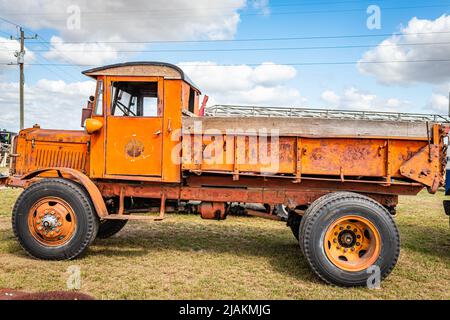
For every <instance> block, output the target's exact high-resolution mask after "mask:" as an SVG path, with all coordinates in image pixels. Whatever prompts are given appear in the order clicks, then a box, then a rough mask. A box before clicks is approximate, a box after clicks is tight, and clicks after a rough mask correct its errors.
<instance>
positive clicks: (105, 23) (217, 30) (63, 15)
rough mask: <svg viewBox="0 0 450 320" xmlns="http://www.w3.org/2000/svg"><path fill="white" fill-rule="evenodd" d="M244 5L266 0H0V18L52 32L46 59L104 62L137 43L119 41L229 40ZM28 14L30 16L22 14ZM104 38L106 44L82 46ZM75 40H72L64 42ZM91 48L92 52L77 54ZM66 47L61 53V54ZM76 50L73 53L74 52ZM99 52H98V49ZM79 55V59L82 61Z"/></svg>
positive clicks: (257, 5)
mask: <svg viewBox="0 0 450 320" xmlns="http://www.w3.org/2000/svg"><path fill="white" fill-rule="evenodd" d="M74 4H75V5H77V6H78V7H79V9H80V13H81V15H80V17H81V19H80V20H79V21H80V24H79V25H80V28H78V29H76V28H75V29H70V28H68V22H69V25H70V22H71V21H74V20H73V17H74V15H73V11H71V12H70V11H69V13H68V9H70V8H71V6H73V5H74ZM247 5H249V6H250V5H252V6H253V8H255V9H257V10H260V11H262V12H264V13H267V12H266V10H267V5H268V3H267V1H266V0H257V1H249V3H248V4H247V1H246V0H214V1H213V0H195V1H185V0H152V1H148V0H134V1H132V4H130V1H127V0H115V1H103V0H90V1H77V2H75V3H74V1H73V0H58V1H56V0H26V1H25V0H24V1H21V4H20V6H17V5H16V4H14V3H12V2H11V1H9V0H0V12H2V16H3V17H6V18H9V19H11V20H13V21H15V22H17V23H19V24H23V25H25V26H28V27H29V28H31V29H33V30H39V29H43V28H49V29H53V30H56V31H57V37H54V38H53V39H52V44H51V51H50V53H48V55H47V57H49V58H55V59H59V60H60V61H66V63H67V60H68V59H69V60H74V61H75V62H79V61H83V63H92V64H105V63H107V62H111V61H114V60H116V59H117V52H116V51H117V50H120V49H128V50H129V49H132V50H136V49H139V48H141V47H142V46H141V45H139V44H137V45H130V44H128V45H127V44H118V43H111V42H121V41H135V42H139V41H152V40H198V39H231V38H233V37H234V35H235V33H236V31H237V26H238V24H239V22H240V15H239V10H240V9H243V8H245V7H246V6H247ZM25 13H29V14H25ZM88 41H107V42H109V44H100V43H98V44H89V45H87V44H83V42H88ZM67 42H77V43H67ZM80 50H81V51H83V50H95V51H97V52H94V53H91V54H89V53H88V52H78V51H80ZM62 51H65V52H62ZM73 51H75V52H73ZM98 51H102V52H98ZM83 58H84V59H83Z"/></svg>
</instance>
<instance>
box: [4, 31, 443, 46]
mask: <svg viewBox="0 0 450 320" xmlns="http://www.w3.org/2000/svg"><path fill="white" fill-rule="evenodd" d="M432 34H442V35H444V34H450V31H433V32H410V33H398V32H397V33H395V32H394V33H378V34H353V35H351V34H348V35H326V36H293V37H270V38H242V39H205V40H147V41H67V42H64V44H100V43H101V44H152V43H153V44H165V43H216V42H218V43H220V42H258V41H261V42H263V41H293V40H324V39H352V38H377V37H391V36H392V37H395V36H417V35H432ZM0 43H1V41H0ZM40 43H49V44H51V43H52V42H51V41H41V42H40ZM31 44H38V43H31Z"/></svg>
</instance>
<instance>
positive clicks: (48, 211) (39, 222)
mask: <svg viewBox="0 0 450 320" xmlns="http://www.w3.org/2000/svg"><path fill="white" fill-rule="evenodd" d="M28 229H29V230H30V232H31V235H32V236H33V237H34V238H35V239H36V240H37V241H39V242H40V243H42V244H43V245H45V246H49V247H57V246H61V245H63V244H65V243H67V242H68V241H70V240H71V239H72V238H73V236H74V234H75V231H76V229H77V220H76V216H75V212H74V211H73V209H72V207H71V206H70V205H69V204H68V203H67V202H66V201H64V200H62V199H60V198H56V197H47V198H43V199H41V200H40V201H38V202H36V203H35V204H34V205H33V207H32V208H31V209H30V211H29V212H28Z"/></svg>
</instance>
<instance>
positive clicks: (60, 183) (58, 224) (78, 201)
mask: <svg viewBox="0 0 450 320" xmlns="http://www.w3.org/2000/svg"><path fill="white" fill-rule="evenodd" d="M98 225H99V220H98V217H97V214H96V213H95V210H94V207H93V205H92V202H91V199H90V197H89V196H88V194H87V193H86V191H85V190H84V189H83V188H82V187H81V186H80V185H78V184H76V183H75V182H72V181H69V180H65V179H44V180H41V181H39V182H36V183H34V184H32V185H31V186H30V187H29V188H27V189H25V190H24V191H23V192H22V194H21V195H20V196H19V198H18V199H17V202H16V204H15V206H14V209H13V214H12V227H13V231H14V234H15V236H16V237H17V239H18V241H19V243H20V245H21V246H22V248H23V249H24V250H25V251H26V252H27V253H28V254H29V255H31V256H33V257H35V258H39V259H45V260H66V259H74V258H76V257H78V256H79V255H81V254H82V253H83V252H84V251H85V250H86V249H87V247H88V246H89V245H90V244H91V243H92V241H93V240H94V239H95V237H96V235H97V231H98Z"/></svg>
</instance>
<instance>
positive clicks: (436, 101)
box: [426, 83, 450, 114]
mask: <svg viewBox="0 0 450 320" xmlns="http://www.w3.org/2000/svg"><path fill="white" fill-rule="evenodd" d="M449 92H450V83H448V84H445V85H441V86H437V87H436V88H435V89H434V91H433V93H432V94H431V98H430V101H429V103H428V105H427V106H426V109H427V110H428V111H429V110H432V111H433V112H435V113H438V114H448V112H449V101H448V99H449Z"/></svg>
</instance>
